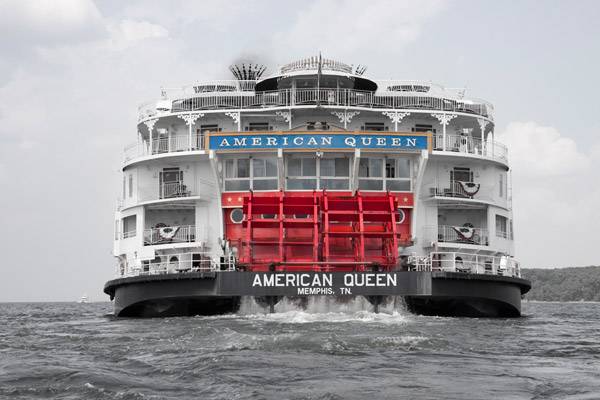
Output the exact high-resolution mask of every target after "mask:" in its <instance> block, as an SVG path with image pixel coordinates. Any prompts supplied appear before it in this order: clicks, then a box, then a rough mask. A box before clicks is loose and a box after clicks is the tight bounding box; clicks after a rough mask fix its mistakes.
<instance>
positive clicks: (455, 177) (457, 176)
mask: <svg viewBox="0 0 600 400" xmlns="http://www.w3.org/2000/svg"><path fill="white" fill-rule="evenodd" d="M450 182H451V183H454V182H473V171H471V169H470V168H461V167H454V169H453V170H451V171H450Z"/></svg>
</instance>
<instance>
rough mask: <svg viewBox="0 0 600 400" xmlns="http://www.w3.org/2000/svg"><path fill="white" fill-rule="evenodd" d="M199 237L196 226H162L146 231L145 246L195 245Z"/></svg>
mask: <svg viewBox="0 0 600 400" xmlns="http://www.w3.org/2000/svg"><path fill="white" fill-rule="evenodd" d="M198 237H199V235H198V232H197V229H196V226H195V225H183V226H160V227H156V228H150V229H145V230H144V246H156V245H161V244H170V243H193V242H195V241H196V238H198Z"/></svg>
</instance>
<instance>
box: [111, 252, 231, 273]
mask: <svg viewBox="0 0 600 400" xmlns="http://www.w3.org/2000/svg"><path fill="white" fill-rule="evenodd" d="M233 270H235V259H234V258H233V257H229V258H225V259H224V260H219V261H215V260H214V259H213V256H212V255H211V254H210V253H208V252H206V251H199V252H187V253H177V254H160V255H157V256H156V258H155V259H154V260H152V261H142V262H141V263H140V264H136V265H129V264H128V263H127V262H120V263H117V266H116V271H115V272H116V276H117V277H119V278H125V277H132V276H140V275H161V274H182V273H189V272H211V271H233Z"/></svg>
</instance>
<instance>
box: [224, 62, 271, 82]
mask: <svg viewBox="0 0 600 400" xmlns="http://www.w3.org/2000/svg"><path fill="white" fill-rule="evenodd" d="M266 69H267V67H265V66H264V65H262V64H252V63H245V62H240V63H237V64H232V65H230V66H229V70H230V71H231V73H232V74H233V76H235V78H236V79H237V80H240V81H255V80H258V79H260V77H261V76H262V74H263V73H264V72H265V71H266Z"/></svg>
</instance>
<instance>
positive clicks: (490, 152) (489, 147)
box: [433, 133, 508, 162]
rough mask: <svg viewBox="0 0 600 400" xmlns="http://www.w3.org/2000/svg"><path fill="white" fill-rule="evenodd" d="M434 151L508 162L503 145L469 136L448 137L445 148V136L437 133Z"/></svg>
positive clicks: (505, 148) (506, 151) (506, 152)
mask: <svg viewBox="0 0 600 400" xmlns="http://www.w3.org/2000/svg"><path fill="white" fill-rule="evenodd" d="M433 150H437V151H451V152H456V153H465V154H474V155H476V156H481V157H488V158H493V159H496V160H500V161H504V162H506V161H508V149H507V147H506V146H505V145H503V144H502V143H498V142H495V141H491V140H488V141H487V142H482V141H481V139H479V138H475V137H472V136H468V135H446V146H444V136H443V135H440V134H439V133H437V134H435V135H433Z"/></svg>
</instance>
